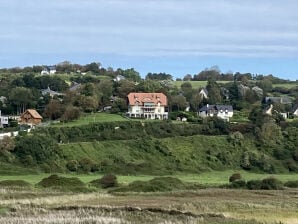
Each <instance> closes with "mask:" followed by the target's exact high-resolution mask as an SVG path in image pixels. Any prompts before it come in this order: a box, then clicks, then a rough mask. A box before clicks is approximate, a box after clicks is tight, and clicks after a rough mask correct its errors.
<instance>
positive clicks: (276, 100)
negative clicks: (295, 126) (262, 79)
mask: <svg viewBox="0 0 298 224" xmlns="http://www.w3.org/2000/svg"><path fill="white" fill-rule="evenodd" d="M265 102H266V103H281V104H291V103H292V100H291V99H290V98H289V97H286V96H284V97H273V96H267V97H265Z"/></svg>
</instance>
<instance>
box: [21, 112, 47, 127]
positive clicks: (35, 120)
mask: <svg viewBox="0 0 298 224" xmlns="http://www.w3.org/2000/svg"><path fill="white" fill-rule="evenodd" d="M41 120H42V116H40V114H39V113H38V112H37V111H36V110H34V109H28V110H26V111H25V112H24V113H23V114H22V115H21V122H20V123H21V124H28V125H37V124H39V123H41Z"/></svg>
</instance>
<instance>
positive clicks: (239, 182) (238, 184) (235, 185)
mask: <svg viewBox="0 0 298 224" xmlns="http://www.w3.org/2000/svg"><path fill="white" fill-rule="evenodd" d="M230 187H231V188H236V189H238V188H246V182H245V180H235V181H233V182H232V183H231V185H230Z"/></svg>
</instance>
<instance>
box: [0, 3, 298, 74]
mask: <svg viewBox="0 0 298 224" xmlns="http://www.w3.org/2000/svg"><path fill="white" fill-rule="evenodd" d="M297 8H298V1H296V0H283V1H280V0H246V1H243V0H51V1H45V0H9V1H8V0H0V14H1V17H0V27H1V32H0V67H1V68H5V67H16V66H18V67H24V66H32V65H42V64H43V65H53V64H57V63H59V62H62V61H70V62H72V63H78V64H87V63H91V62H100V63H101V64H102V66H103V67H105V68H107V67H113V68H114V69H116V68H123V69H126V68H134V69H135V70H137V71H139V72H140V73H141V75H142V76H145V75H146V74H147V73H148V72H166V73H169V74H172V75H173V77H176V78H183V76H184V75H186V74H197V73H199V72H200V71H202V70H204V69H206V68H210V67H212V66H218V67H219V68H220V70H221V71H222V72H250V73H253V74H264V75H267V74H273V75H275V76H278V77H280V78H284V79H290V80H297V79H298V13H297Z"/></svg>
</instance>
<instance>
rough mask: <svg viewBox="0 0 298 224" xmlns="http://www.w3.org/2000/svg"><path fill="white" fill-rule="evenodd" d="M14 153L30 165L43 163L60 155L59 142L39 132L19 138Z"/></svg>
mask: <svg viewBox="0 0 298 224" xmlns="http://www.w3.org/2000/svg"><path fill="white" fill-rule="evenodd" d="M14 153H15V154H16V156H17V157H18V158H19V159H20V160H21V162H23V163H29V164H28V165H34V164H42V163H45V162H48V161H50V160H54V159H56V158H58V157H59V151H58V146H57V143H55V142H54V140H53V139H51V138H49V137H48V136H44V135H37V134H35V135H27V136H24V137H21V138H18V140H17V142H16V147H15V150H14Z"/></svg>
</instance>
